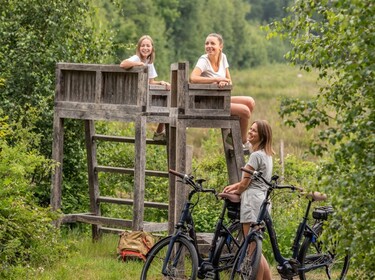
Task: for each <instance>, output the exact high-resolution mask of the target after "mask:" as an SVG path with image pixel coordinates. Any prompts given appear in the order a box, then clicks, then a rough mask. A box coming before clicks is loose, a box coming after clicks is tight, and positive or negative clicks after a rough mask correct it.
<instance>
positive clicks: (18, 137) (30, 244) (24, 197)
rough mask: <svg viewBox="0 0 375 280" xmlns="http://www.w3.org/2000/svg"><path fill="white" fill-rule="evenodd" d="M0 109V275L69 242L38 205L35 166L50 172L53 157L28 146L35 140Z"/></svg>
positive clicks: (26, 267) (21, 269) (42, 259)
mask: <svg viewBox="0 0 375 280" xmlns="http://www.w3.org/2000/svg"><path fill="white" fill-rule="evenodd" d="M31 129H32V127H30V128H28V129H25V128H23V127H22V126H21V125H20V124H19V123H17V124H13V123H9V121H8V119H7V117H1V112H0V278H2V279H4V278H6V279H13V278H22V277H23V276H25V275H29V273H30V272H32V271H33V270H36V269H37V268H38V267H39V269H41V267H42V266H49V265H51V264H52V263H53V262H55V261H56V260H58V259H60V258H61V257H63V256H65V255H66V254H67V252H68V246H67V245H65V244H63V243H62V242H61V240H60V238H59V230H58V229H57V228H55V227H54V226H53V224H52V221H53V220H54V219H56V218H57V216H56V214H52V212H51V211H50V210H49V209H48V208H42V207H40V206H38V205H37V202H36V201H37V200H36V199H35V197H34V190H35V187H36V181H35V176H34V175H35V170H37V169H39V170H43V169H44V170H45V175H49V173H50V172H49V171H50V170H51V168H52V166H53V165H52V163H51V162H50V161H49V160H47V159H45V158H44V157H43V156H41V155H39V154H38V153H37V152H36V151H35V150H33V149H31V148H30V147H32V146H33V145H32V144H31V143H30V142H37V141H39V139H38V135H35V134H32V133H31V132H30V130H31Z"/></svg>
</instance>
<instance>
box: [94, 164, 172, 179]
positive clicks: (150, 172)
mask: <svg viewBox="0 0 375 280" xmlns="http://www.w3.org/2000/svg"><path fill="white" fill-rule="evenodd" d="M95 171H97V172H108V173H120V174H130V175H134V172H135V170H134V168H125V167H113V166H102V165H98V166H97V167H96V168H95ZM144 174H145V175H146V176H154V177H168V176H169V175H168V172H166V171H156V170H145V173H144Z"/></svg>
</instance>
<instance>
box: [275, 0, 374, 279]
mask: <svg viewBox="0 0 375 280" xmlns="http://www.w3.org/2000/svg"><path fill="white" fill-rule="evenodd" d="M291 12H292V13H293V16H292V17H288V18H285V19H284V20H283V21H281V22H278V23H276V24H275V30H276V31H277V32H279V33H281V34H282V36H284V37H287V38H289V39H290V41H291V42H292V45H293V48H292V50H291V51H290V52H289V53H288V55H287V57H288V59H289V60H290V61H292V62H294V63H296V64H298V63H301V64H302V67H303V68H304V69H305V70H307V71H310V70H311V69H318V71H319V77H320V78H321V79H322V80H324V81H325V83H326V85H325V86H322V87H321V90H320V92H319V93H318V94H317V95H316V97H315V98H314V99H312V100H309V101H299V100H294V101H293V100H292V101H291V100H288V101H286V102H285V103H284V104H283V106H282V108H281V114H282V115H283V116H285V117H289V119H288V122H289V123H290V124H292V125H294V123H295V122H301V123H303V124H305V125H306V128H307V129H309V128H314V127H317V126H318V125H320V126H322V125H324V127H323V128H322V127H321V132H320V134H319V136H318V139H317V141H314V142H313V143H312V146H311V151H312V152H313V153H314V154H316V155H322V156H324V161H322V163H321V169H320V171H319V172H318V174H319V176H318V177H317V179H318V183H319V184H320V185H322V187H324V188H325V189H326V190H327V192H332V193H336V194H338V195H336V196H333V197H332V198H331V201H332V204H333V205H334V206H335V208H336V210H337V211H338V215H337V216H339V217H341V218H342V220H341V223H343V224H344V225H345V231H342V232H340V238H342V239H343V240H344V241H345V242H343V244H344V246H346V247H348V248H350V249H351V251H352V254H353V257H352V263H353V267H354V268H355V269H359V270H361V271H363V272H364V273H365V274H366V275H367V276H366V279H372V278H374V277H375V275H374V270H373V268H374V267H375V261H374V260H375V249H374V248H375V246H373V245H374V244H373V241H372V239H369V238H368V236H373V235H375V216H374V213H375V212H374V209H375V202H374V201H375V199H374V198H375V197H374V195H375V182H374V176H373V174H374V171H375V164H374V163H375V162H374V158H375V153H374V151H375V140H374V139H375V138H374V131H375V115H374V111H375V110H374V109H375V108H374V107H375V100H374V76H375V75H374V73H375V72H374V63H375V57H374V56H375V50H374V45H375V44H374V36H373V34H374V31H375V30H374V29H375V26H374V24H373V15H374V12H375V6H374V5H373V3H372V1H369V0H366V1H354V2H352V1H344V0H338V1H333V2H332V1H320V2H319V3H317V2H316V1H295V4H294V5H293V7H292V9H291ZM364 194H365V195H364ZM369 242H370V243H369Z"/></svg>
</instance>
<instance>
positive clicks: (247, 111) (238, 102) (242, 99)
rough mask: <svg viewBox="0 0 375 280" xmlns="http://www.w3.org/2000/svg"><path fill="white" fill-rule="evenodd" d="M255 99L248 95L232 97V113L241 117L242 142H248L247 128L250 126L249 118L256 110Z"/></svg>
mask: <svg viewBox="0 0 375 280" xmlns="http://www.w3.org/2000/svg"><path fill="white" fill-rule="evenodd" d="M254 106H255V101H254V99H253V98H251V97H248V96H233V97H231V106H230V113H231V115H234V116H239V117H240V129H241V137H242V143H243V144H244V143H246V142H247V130H248V126H249V119H250V117H251V113H252V111H253V110H254Z"/></svg>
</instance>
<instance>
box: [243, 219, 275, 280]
mask: <svg viewBox="0 0 375 280" xmlns="http://www.w3.org/2000/svg"><path fill="white" fill-rule="evenodd" d="M242 229H243V233H244V236H246V235H247V234H248V233H249V231H250V223H243V224H242ZM271 279H272V275H271V270H270V267H269V265H268V263H267V260H266V258H265V257H264V256H263V254H262V256H261V259H260V263H259V269H258V274H257V280H271Z"/></svg>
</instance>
